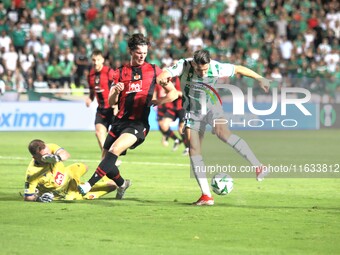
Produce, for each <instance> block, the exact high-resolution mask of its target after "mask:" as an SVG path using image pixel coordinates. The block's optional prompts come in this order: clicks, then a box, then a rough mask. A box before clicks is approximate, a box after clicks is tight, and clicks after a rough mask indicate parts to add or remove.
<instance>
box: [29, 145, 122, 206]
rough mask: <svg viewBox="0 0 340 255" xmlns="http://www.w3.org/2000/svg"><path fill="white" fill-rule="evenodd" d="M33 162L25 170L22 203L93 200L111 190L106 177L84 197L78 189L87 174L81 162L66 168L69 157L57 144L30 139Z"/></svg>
mask: <svg viewBox="0 0 340 255" xmlns="http://www.w3.org/2000/svg"><path fill="white" fill-rule="evenodd" d="M28 150H29V152H30V153H31V155H32V157H33V158H32V160H31V162H30V163H29V165H28V168H27V171H26V181H25V196H24V200H25V201H37V202H52V201H53V200H83V199H95V198H98V197H101V196H103V195H106V194H107V193H109V192H111V191H114V190H115V189H116V188H117V186H116V184H115V183H114V181H112V180H110V179H109V178H107V177H105V178H103V179H102V181H101V182H98V183H97V184H96V185H94V186H93V187H92V189H91V190H90V191H89V193H87V194H86V195H85V196H82V195H81V194H80V193H79V192H78V189H77V186H78V185H79V184H80V177H81V176H83V175H84V174H85V173H86V171H87V166H86V165H85V164H83V163H75V164H72V165H69V166H65V165H64V163H63V161H65V160H67V159H68V158H69V157H70V154H69V153H68V152H67V151H66V150H65V149H64V148H61V147H60V146H59V145H57V144H53V143H45V142H44V141H42V140H38V139H36V140H33V141H31V142H30V143H29V145H28Z"/></svg>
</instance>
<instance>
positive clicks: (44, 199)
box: [24, 192, 54, 203]
mask: <svg viewBox="0 0 340 255" xmlns="http://www.w3.org/2000/svg"><path fill="white" fill-rule="evenodd" d="M53 198H54V195H53V194H52V193H50V192H46V193H44V194H42V195H41V196H37V195H31V196H25V198H24V201H28V202H41V203H50V202H52V201H53Z"/></svg>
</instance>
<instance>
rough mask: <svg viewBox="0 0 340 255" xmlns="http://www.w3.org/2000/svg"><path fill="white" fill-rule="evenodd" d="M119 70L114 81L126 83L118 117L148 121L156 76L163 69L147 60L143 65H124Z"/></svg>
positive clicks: (121, 96)
mask: <svg viewBox="0 0 340 255" xmlns="http://www.w3.org/2000/svg"><path fill="white" fill-rule="evenodd" d="M118 70H119V72H117V73H116V75H115V77H114V83H118V82H122V83H124V90H123V91H122V92H121V93H120V94H119V100H118V107H119V111H118V114H117V116H116V118H117V119H124V120H136V121H143V122H144V123H148V118H149V113H150V106H149V104H150V102H151V100H152V96H153V93H154V90H155V87H156V77H157V75H159V74H160V73H161V72H162V70H161V69H160V68H159V67H158V66H156V65H152V64H150V63H147V62H145V63H144V64H143V65H141V66H130V65H129V64H128V65H124V66H122V67H120V68H119V69H118Z"/></svg>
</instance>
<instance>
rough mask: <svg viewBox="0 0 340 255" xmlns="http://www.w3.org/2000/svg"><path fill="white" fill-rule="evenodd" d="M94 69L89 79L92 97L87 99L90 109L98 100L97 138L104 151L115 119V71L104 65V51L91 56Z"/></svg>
mask: <svg viewBox="0 0 340 255" xmlns="http://www.w3.org/2000/svg"><path fill="white" fill-rule="evenodd" d="M91 60H92V68H91V70H90V73H89V75H88V77H87V81H88V84H89V88H90V95H89V97H88V98H86V101H85V103H86V106H87V107H89V106H90V104H91V103H92V102H93V100H94V98H96V100H97V103H98V108H97V112H96V119H95V128H96V137H97V140H98V144H99V147H100V150H101V151H102V149H103V145H104V141H105V139H106V136H107V131H108V129H109V126H110V125H111V124H112V121H113V119H114V110H113V108H112V106H111V105H110V104H109V93H110V88H111V84H112V82H113V76H114V74H115V71H114V70H113V69H112V68H110V67H109V66H105V65H104V61H105V59H104V56H103V53H102V51H100V50H94V51H93V52H92V55H91Z"/></svg>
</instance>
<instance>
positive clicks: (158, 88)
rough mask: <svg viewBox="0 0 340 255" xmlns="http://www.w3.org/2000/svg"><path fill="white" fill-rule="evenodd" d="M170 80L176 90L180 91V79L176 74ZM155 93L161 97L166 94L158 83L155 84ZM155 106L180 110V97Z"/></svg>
mask: <svg viewBox="0 0 340 255" xmlns="http://www.w3.org/2000/svg"><path fill="white" fill-rule="evenodd" d="M171 81H172V83H173V84H174V86H175V88H176V90H177V91H181V81H180V79H179V77H177V76H176V77H173V78H172V80H171ZM156 95H157V98H161V97H164V96H165V95H166V93H165V90H164V89H163V88H162V86H160V85H158V84H157V86H156ZM157 108H158V109H164V108H166V109H171V110H173V111H178V110H181V109H182V97H179V98H177V99H176V100H175V101H173V102H169V103H166V104H162V105H158V107H157Z"/></svg>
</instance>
